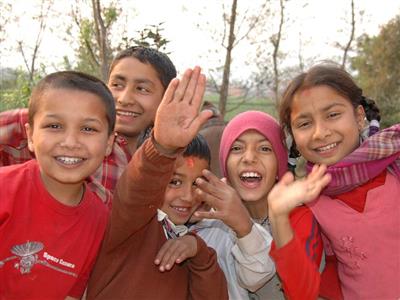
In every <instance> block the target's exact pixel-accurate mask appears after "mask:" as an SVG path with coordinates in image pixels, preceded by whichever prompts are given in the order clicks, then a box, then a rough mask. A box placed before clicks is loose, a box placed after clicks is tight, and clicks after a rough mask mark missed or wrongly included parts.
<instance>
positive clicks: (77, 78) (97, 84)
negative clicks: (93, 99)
mask: <svg viewBox="0 0 400 300" xmlns="http://www.w3.org/2000/svg"><path fill="white" fill-rule="evenodd" d="M50 89H67V90H77V91H83V92H88V93H91V94H94V95H96V96H98V97H99V98H100V100H101V101H102V103H103V104H104V106H105V110H106V118H107V121H108V134H111V133H112V132H113V131H114V126H115V118H116V112H115V102H114V98H113V96H112V94H111V92H110V90H109V89H108V87H107V86H106V85H105V84H104V83H103V82H102V81H101V80H100V79H98V78H96V77H94V76H91V75H88V74H85V73H81V72H76V71H61V72H55V73H51V74H49V75H47V76H46V77H44V78H43V79H42V80H40V81H39V83H38V84H37V85H36V86H35V87H34V89H33V91H32V94H31V97H30V99H29V112H28V115H29V124H30V125H31V126H33V119H34V116H35V114H36V112H37V110H38V107H39V106H40V99H41V98H42V96H43V94H44V93H45V92H46V91H47V90H50ZM77 109H78V108H77Z"/></svg>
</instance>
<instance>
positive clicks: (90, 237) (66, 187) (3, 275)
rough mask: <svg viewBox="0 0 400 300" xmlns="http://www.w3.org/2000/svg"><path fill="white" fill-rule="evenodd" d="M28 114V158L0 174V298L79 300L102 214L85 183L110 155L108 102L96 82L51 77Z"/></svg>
mask: <svg viewBox="0 0 400 300" xmlns="http://www.w3.org/2000/svg"><path fill="white" fill-rule="evenodd" d="M28 111H29V122H28V124H27V125H26V130H27V138H28V140H27V144H28V147H29V150H30V151H32V152H34V154H35V159H32V160H30V161H28V162H25V163H23V164H17V165H13V166H6V167H1V168H0V241H1V243H0V298H1V299H80V298H81V297H82V294H83V293H84V290H85V288H86V284H87V281H88V278H89V275H90V272H91V270H92V267H93V265H94V262H95V259H96V255H97V252H98V250H99V248H100V245H101V241H102V239H103V236H104V232H105V229H106V225H107V220H108V214H109V210H108V209H107V207H106V206H105V205H104V204H103V203H102V201H101V200H100V199H99V198H98V197H97V196H96V195H95V194H94V193H93V192H92V191H91V190H90V189H89V188H87V185H86V183H85V179H86V177H87V176H90V175H91V174H92V173H93V172H94V171H95V170H96V169H97V168H98V166H99V165H100V164H101V163H102V161H103V158H104V156H106V155H108V154H109V153H110V152H111V149H112V143H113V140H114V135H113V134H114V131H113V129H114V124H115V106H114V100H113V97H112V95H111V93H110V91H109V90H108V88H107V87H106V85H105V84H103V83H102V82H101V81H100V80H98V79H97V78H94V77H92V76H89V75H86V74H82V73H78V72H73V71H66V72H57V73H52V74H49V75H47V76H46V77H45V78H43V79H42V80H41V81H40V82H39V83H38V85H37V86H36V87H35V88H34V89H33V92H32V95H31V98H30V101H29V109H28Z"/></svg>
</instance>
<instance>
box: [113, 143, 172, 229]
mask: <svg viewBox="0 0 400 300" xmlns="http://www.w3.org/2000/svg"><path fill="white" fill-rule="evenodd" d="M174 161H175V160H174V159H172V158H168V157H165V156H163V155H161V154H160V153H159V152H158V151H157V150H156V149H155V147H154V144H153V143H152V141H151V140H150V139H149V140H147V141H145V143H144V144H143V145H142V147H141V148H139V149H138V150H137V151H136V152H135V154H134V156H133V157H132V159H131V161H130V162H129V164H128V166H127V167H126V169H125V171H124V172H123V173H122V175H121V177H120V178H119V179H118V183H117V186H116V190H115V193H114V200H113V204H112V213H111V222H110V226H111V228H110V229H111V236H115V235H119V236H121V237H122V236H129V235H131V234H132V233H134V232H135V231H137V230H139V229H140V228H141V227H143V226H144V225H145V224H147V223H148V222H149V220H150V219H151V218H153V217H154V216H155V215H156V214H157V208H159V206H160V205H161V202H162V200H163V199H164V191H165V187H166V186H167V184H168V182H169V179H170V176H171V172H172V169H173V165H174Z"/></svg>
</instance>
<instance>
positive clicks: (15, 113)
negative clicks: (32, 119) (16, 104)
mask: <svg viewBox="0 0 400 300" xmlns="http://www.w3.org/2000/svg"><path fill="white" fill-rule="evenodd" d="M27 122H28V109H27V108H19V109H13V110H6V111H3V112H0V125H1V126H4V125H8V124H12V123H20V124H22V125H24V124H25V123H27Z"/></svg>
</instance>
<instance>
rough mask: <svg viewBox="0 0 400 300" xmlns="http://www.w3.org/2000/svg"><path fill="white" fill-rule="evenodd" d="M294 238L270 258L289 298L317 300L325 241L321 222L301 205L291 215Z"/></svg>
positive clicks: (271, 252) (273, 245) (274, 251)
mask: <svg viewBox="0 0 400 300" xmlns="http://www.w3.org/2000/svg"><path fill="white" fill-rule="evenodd" d="M290 221H291V225H292V228H293V233H294V237H293V239H292V240H291V241H290V242H289V243H288V244H286V245H285V246H283V247H282V248H279V249H277V248H276V247H275V244H274V243H272V247H271V251H270V255H271V256H272V258H273V259H274V261H275V264H276V269H277V272H278V275H279V277H280V279H281V282H282V287H283V290H284V293H285V295H286V297H287V298H288V299H316V298H317V297H318V294H319V286H320V274H319V270H318V269H319V264H320V262H321V256H322V240H321V235H320V231H319V226H318V223H317V222H316V220H315V218H314V216H313V215H312V212H311V211H310V210H309V208H307V207H305V206H301V207H298V208H296V209H295V210H294V211H293V212H292V214H291V215H290Z"/></svg>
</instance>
